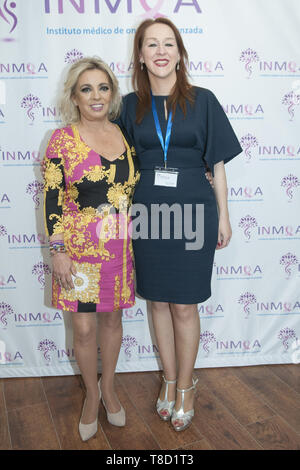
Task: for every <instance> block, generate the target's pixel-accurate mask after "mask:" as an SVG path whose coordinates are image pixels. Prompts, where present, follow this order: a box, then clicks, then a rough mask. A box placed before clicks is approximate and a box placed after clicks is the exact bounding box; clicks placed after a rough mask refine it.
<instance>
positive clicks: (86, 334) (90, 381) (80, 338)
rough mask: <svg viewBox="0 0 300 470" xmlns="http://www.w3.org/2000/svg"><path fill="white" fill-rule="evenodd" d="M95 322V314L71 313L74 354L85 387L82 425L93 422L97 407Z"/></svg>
mask: <svg viewBox="0 0 300 470" xmlns="http://www.w3.org/2000/svg"><path fill="white" fill-rule="evenodd" d="M96 321H97V320H96V314H95V313H81V312H80V313H72V322H73V338H74V339H73V345H74V352H75V357H76V361H77V364H78V366H79V369H80V372H81V375H82V378H83V381H84V385H85V387H86V404H85V408H84V414H83V416H82V419H81V422H82V424H89V423H92V422H93V421H95V419H96V417H97V412H98V405H99V391H98V384H97V337H96V325H97V323H96Z"/></svg>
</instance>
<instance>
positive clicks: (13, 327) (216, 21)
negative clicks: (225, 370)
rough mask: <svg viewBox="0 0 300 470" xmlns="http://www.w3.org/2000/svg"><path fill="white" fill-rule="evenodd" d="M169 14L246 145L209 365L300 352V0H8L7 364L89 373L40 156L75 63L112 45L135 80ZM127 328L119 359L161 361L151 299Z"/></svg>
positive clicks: (133, 313)
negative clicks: (136, 51) (47, 217)
mask: <svg viewBox="0 0 300 470" xmlns="http://www.w3.org/2000/svg"><path fill="white" fill-rule="evenodd" d="M155 15H159V16H161V15H165V16H167V17H168V18H170V19H171V20H173V21H174V22H175V24H176V25H177V26H178V27H179V28H180V30H181V32H182V36H183V39H184V42H185V45H186V48H187V50H188V52H189V59H190V62H189V70H190V74H191V81H192V82H193V83H194V84H196V85H199V86H203V87H206V88H209V89H211V90H212V91H213V92H214V93H215V94H216V96H217V97H218V99H219V101H220V102H221V104H222V106H223V107H224V109H225V111H226V113H227V115H228V117H229V119H230V120H231V123H232V125H233V128H234V129H235V132H236V134H237V136H238V138H239V140H240V142H241V145H242V147H243V149H244V152H243V154H240V156H238V157H237V158H236V159H235V160H234V161H233V162H230V163H229V164H228V165H227V166H226V169H227V177H228V194H229V196H228V198H229V209H230V216H231V223H232V229H233V237H232V241H231V244H230V246H229V247H228V248H227V249H225V250H221V251H217V252H216V256H215V264H214V270H213V279H212V291H213V295H212V297H211V298H210V299H209V300H207V301H206V302H204V303H203V304H200V305H199V315H200V318H201V343H200V348H199V354H198V358H197V362H196V367H223V366H243V365H245V366H247V365H254V364H275V363H292V362H299V349H300V348H299V342H298V336H299V334H300V331H299V330H300V329H299V314H300V297H299V292H300V289H299V281H300V264H299V263H300V245H299V240H300V221H299V202H300V187H299V186H300V168H299V160H300V143H299V135H300V133H299V124H300V106H299V104H300V57H299V43H300V37H299V24H300V5H299V0H264V1H263V2H262V1H261V0H197V1H196V0H186V1H181V0H26V1H25V0H16V1H11V0H0V48H1V54H0V61H1V63H0V133H1V138H0V251H1V262H0V295H1V298H0V376H1V377H17V376H43V375H69V374H74V373H78V368H77V365H76V361H75V357H74V350H73V347H72V329H71V316H70V315H71V313H65V314H63V312H61V311H56V310H55V309H53V308H51V306H50V296H51V295H50V280H51V273H50V268H51V262H50V256H49V250H48V242H47V239H46V237H45V234H44V223H43V209H42V208H43V204H42V198H43V194H42V191H43V181H42V177H41V174H40V169H39V167H40V164H39V162H40V159H42V157H43V152H44V149H45V145H46V143H47V139H48V137H49V135H50V133H51V131H52V130H53V129H54V128H56V127H59V126H60V121H59V116H58V114H57V110H56V106H55V99H56V94H57V90H58V88H59V86H61V85H62V73H63V71H64V70H65V68H66V66H67V65H68V64H69V63H71V62H72V61H73V60H76V58H78V57H81V56H84V55H98V56H101V57H102V58H103V59H104V60H105V61H106V62H108V63H109V64H110V66H111V68H112V70H113V71H114V72H115V73H116V75H117V77H118V79H119V82H120V86H121V90H122V92H123V93H124V94H125V93H127V92H128V91H131V84H130V74H131V51H132V42H133V34H134V30H135V28H136V27H137V25H138V24H139V22H140V21H141V20H142V19H143V18H145V17H149V16H155ZM123 330H124V333H123V343H122V348H121V352H120V356H119V361H118V368H117V370H118V371H142V370H156V369H159V368H160V362H159V353H158V348H157V345H156V341H155V337H154V335H153V330H152V326H151V315H150V314H149V315H148V314H147V303H146V302H145V301H144V300H142V299H137V302H136V305H135V307H134V308H132V309H129V310H125V311H124V312H123ZM100 370H101V352H100V350H99V371H100Z"/></svg>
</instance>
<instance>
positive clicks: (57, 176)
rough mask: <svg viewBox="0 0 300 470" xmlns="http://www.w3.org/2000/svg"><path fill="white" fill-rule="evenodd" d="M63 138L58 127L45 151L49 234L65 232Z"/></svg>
mask: <svg viewBox="0 0 300 470" xmlns="http://www.w3.org/2000/svg"><path fill="white" fill-rule="evenodd" d="M62 146H63V139H61V130H60V129H56V130H55V131H54V132H53V134H52V136H51V138H50V140H49V142H48V146H47V149H46V153H45V163H46V171H45V188H44V222H45V231H46V234H47V235H48V236H51V235H53V234H59V233H63V232H64V229H63V200H64V193H65V177H64V158H63V151H64V150H65V149H64V148H63V147H62Z"/></svg>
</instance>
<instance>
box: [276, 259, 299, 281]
mask: <svg viewBox="0 0 300 470" xmlns="http://www.w3.org/2000/svg"><path fill="white" fill-rule="evenodd" d="M279 264H281V265H282V266H284V271H285V273H286V274H287V277H286V279H290V278H291V275H292V266H296V265H297V264H298V259H297V256H296V255H294V254H293V253H287V254H286V255H283V256H282V257H281V258H280V261H279Z"/></svg>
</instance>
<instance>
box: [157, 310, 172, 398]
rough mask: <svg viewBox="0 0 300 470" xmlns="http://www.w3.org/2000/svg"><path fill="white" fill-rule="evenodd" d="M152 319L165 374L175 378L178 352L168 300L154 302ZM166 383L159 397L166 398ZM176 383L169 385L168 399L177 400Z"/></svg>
mask: <svg viewBox="0 0 300 470" xmlns="http://www.w3.org/2000/svg"><path fill="white" fill-rule="evenodd" d="M151 310H152V320H153V327H154V331H155V336H156V340H157V345H158V349H159V355H160V359H161V362H162V366H163V371H164V376H165V379H166V380H175V379H176V375H177V371H176V354H175V342H174V329H173V320H172V315H171V311H170V306H169V304H168V303H166V302H152V303H151ZM165 389H166V384H165V383H164V382H163V384H162V388H161V391H160V395H159V398H160V399H161V400H163V399H164V396H165ZM175 395H176V384H169V386H168V397H167V398H168V401H173V400H175Z"/></svg>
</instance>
